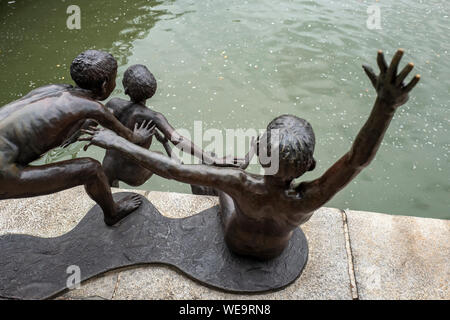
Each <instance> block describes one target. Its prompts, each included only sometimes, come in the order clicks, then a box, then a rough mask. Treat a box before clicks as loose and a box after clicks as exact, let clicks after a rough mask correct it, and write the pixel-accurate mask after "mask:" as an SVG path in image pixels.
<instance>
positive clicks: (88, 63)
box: [70, 50, 117, 90]
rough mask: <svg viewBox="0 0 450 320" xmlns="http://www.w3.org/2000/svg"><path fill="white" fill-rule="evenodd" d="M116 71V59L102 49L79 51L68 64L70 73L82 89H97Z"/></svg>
mask: <svg viewBox="0 0 450 320" xmlns="http://www.w3.org/2000/svg"><path fill="white" fill-rule="evenodd" d="M116 71H117V61H116V59H114V57H113V56H112V55H111V54H109V53H107V52H103V51H98V50H87V51H84V52H82V53H80V54H79V55H78V56H77V57H76V58H75V59H74V60H73V62H72V64H71V65H70V75H71V77H72V79H73V81H75V83H76V84H77V85H78V86H79V87H80V88H83V89H88V90H98V89H100V88H101V87H102V84H103V83H104V82H105V81H110V80H111V79H112V77H114V75H115V72H116Z"/></svg>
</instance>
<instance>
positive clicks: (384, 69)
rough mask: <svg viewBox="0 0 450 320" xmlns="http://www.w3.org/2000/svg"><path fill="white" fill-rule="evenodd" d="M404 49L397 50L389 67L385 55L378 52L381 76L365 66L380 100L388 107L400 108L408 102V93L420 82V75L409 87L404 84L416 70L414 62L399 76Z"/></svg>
mask: <svg viewBox="0 0 450 320" xmlns="http://www.w3.org/2000/svg"><path fill="white" fill-rule="evenodd" d="M403 53H404V51H403V50H402V49H399V50H397V52H396V53H395V55H394V57H393V58H392V61H391V64H390V65H389V67H388V66H387V64H386V60H385V59H384V54H383V52H382V51H381V50H380V51H378V56H377V63H378V67H379V68H380V74H379V75H378V76H377V75H375V72H374V71H373V69H372V68H371V67H369V66H367V65H363V69H364V71H365V72H366V74H367V76H368V77H369V79H370V81H371V82H372V85H373V87H374V88H375V89H376V91H377V94H378V98H379V99H381V100H382V101H383V102H385V103H386V104H388V105H391V106H393V107H399V106H401V105H402V104H404V103H406V101H408V93H409V92H410V91H411V90H412V89H413V88H414V87H415V85H416V84H417V83H418V82H419V80H420V75H418V74H417V75H416V76H415V77H414V78H413V79H412V80H411V81H410V82H409V83H408V84H407V85H405V83H404V82H403V81H404V80H405V78H406V77H407V76H408V74H409V73H410V72H411V70H412V69H413V68H414V64H413V63H412V62H410V63H408V64H407V65H406V66H405V67H404V68H403V70H402V71H401V72H400V73H399V74H397V69H398V65H399V62H400V60H401V58H402V56H403Z"/></svg>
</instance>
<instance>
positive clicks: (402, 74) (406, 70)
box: [395, 62, 414, 86]
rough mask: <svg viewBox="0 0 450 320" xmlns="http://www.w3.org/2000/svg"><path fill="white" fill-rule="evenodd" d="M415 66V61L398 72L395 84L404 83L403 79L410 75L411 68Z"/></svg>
mask: <svg viewBox="0 0 450 320" xmlns="http://www.w3.org/2000/svg"><path fill="white" fill-rule="evenodd" d="M413 68H414V63H412V62H410V63H408V64H407V65H406V66H405V67H404V68H403V70H402V71H401V72H400V73H399V74H398V76H397V79H396V80H395V85H396V86H399V85H401V84H402V82H403V80H405V78H406V77H407V76H408V74H409V73H410V72H411V70H412V69H413Z"/></svg>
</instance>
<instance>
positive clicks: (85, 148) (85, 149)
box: [83, 142, 92, 151]
mask: <svg viewBox="0 0 450 320" xmlns="http://www.w3.org/2000/svg"><path fill="white" fill-rule="evenodd" d="M91 145H92V142H89V143H88V144H87V145H85V146H84V147H83V150H84V151H87V149H88V148H89V147H90V146H91Z"/></svg>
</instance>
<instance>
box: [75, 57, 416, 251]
mask: <svg viewBox="0 0 450 320" xmlns="http://www.w3.org/2000/svg"><path fill="white" fill-rule="evenodd" d="M402 55H403V50H398V51H397V53H396V54H395V55H394V57H393V59H392V62H391V64H390V66H389V67H388V66H387V65H386V62H385V59H384V56H383V53H382V52H381V51H379V52H378V58H377V62H378V66H379V68H380V74H379V75H378V76H377V75H375V73H374V72H373V70H372V69H371V68H370V67H368V66H363V68H364V70H365V72H366V74H367V75H368V77H369V79H370V81H371V82H372V85H373V86H374V87H375V89H376V91H377V94H378V96H377V99H376V101H375V105H374V107H373V109H372V112H371V114H370V116H369V119H368V120H367V122H366V123H365V124H364V126H363V127H362V129H361V130H360V132H359V133H358V135H357V137H356V139H355V141H354V142H353V145H352V147H351V149H350V151H349V152H347V153H346V154H345V155H344V156H343V157H342V158H340V159H339V160H338V161H337V162H336V163H335V164H334V165H333V166H332V167H331V168H330V169H328V170H327V171H326V172H325V173H324V174H323V175H322V176H321V177H320V178H318V179H316V180H313V181H308V182H302V183H300V184H298V185H296V186H294V185H293V184H292V182H293V179H295V178H298V177H300V176H301V175H303V174H304V173H305V172H307V171H309V170H312V169H314V167H315V160H314V157H313V152H314V145H315V137H314V133H313V130H312V128H311V126H310V124H309V123H308V122H307V121H306V120H303V119H300V118H298V117H296V116H293V115H282V116H279V117H277V118H276V119H274V120H272V121H271V122H270V123H269V125H268V127H267V131H266V133H265V135H266V136H267V145H266V146H264V145H262V143H259V145H258V146H257V154H258V157H259V160H260V163H261V165H262V166H263V167H265V169H266V172H267V164H264V161H261V155H262V153H263V152H264V149H265V148H267V149H269V150H275V152H276V151H278V156H279V157H278V158H279V166H278V167H279V170H278V172H276V173H275V174H268V175H256V174H250V173H247V172H245V171H244V170H242V169H236V168H216V167H211V166H206V165H182V164H180V163H178V162H177V161H174V160H172V159H170V158H168V157H165V156H163V155H161V154H157V153H154V152H151V151H148V150H146V149H143V148H141V147H139V146H136V145H134V144H132V143H129V142H128V141H127V140H125V139H123V138H120V137H118V136H117V135H116V134H115V133H113V132H112V131H109V130H98V129H95V128H92V129H91V130H85V133H88V134H89V135H90V137H88V138H82V139H80V140H85V141H90V143H92V144H95V145H98V146H100V147H103V148H107V149H115V150H118V151H121V152H123V153H125V154H127V155H128V156H130V157H133V158H134V159H136V161H138V162H139V163H140V164H141V165H142V166H143V167H145V168H148V169H150V170H152V171H153V172H154V173H156V174H158V175H160V176H162V177H165V178H167V179H175V180H178V181H181V182H185V183H190V184H198V185H204V186H210V187H214V188H216V189H218V190H219V199H220V207H221V219H222V225H223V228H224V233H225V241H226V243H227V245H228V247H229V248H230V249H231V250H232V251H234V252H235V253H237V254H242V255H246V256H251V257H255V258H258V259H270V258H274V257H276V256H278V255H279V254H280V253H281V252H282V251H283V250H284V249H285V248H286V246H287V245H288V242H289V239H290V238H291V236H292V233H293V230H294V229H295V228H297V227H298V226H299V225H301V224H302V223H304V222H306V221H308V220H309V218H310V217H311V215H312V214H313V213H314V211H315V210H317V209H318V208H320V207H321V206H323V205H324V204H325V203H326V202H327V201H328V200H330V199H331V198H332V197H333V196H334V195H335V194H336V193H337V192H339V191H340V190H341V189H342V188H344V187H345V186H346V185H347V184H348V183H349V182H350V181H351V180H352V179H353V178H354V177H356V175H357V174H359V173H360V172H361V171H362V170H363V168H365V167H367V166H368V165H369V163H370V162H371V161H372V159H373V158H374V156H375V153H376V152H377V150H378V148H379V146H380V143H381V141H382V139H383V136H384V134H385V132H386V130H387V128H388V126H389V123H390V121H391V120H392V118H393V116H394V113H395V111H396V109H397V108H398V107H399V106H401V105H403V104H404V103H406V101H407V100H408V93H409V92H410V91H411V90H412V89H413V88H414V86H415V85H416V84H417V82H418V81H419V79H420V76H419V75H416V76H415V77H414V78H413V79H412V80H411V82H409V84H408V85H405V84H404V82H403V81H404V80H405V78H406V76H407V75H408V74H409V73H410V72H411V70H412V68H413V64H412V63H410V64H408V65H407V66H406V67H404V69H403V70H402V71H401V72H400V73H399V74H397V68H398V65H399V62H400V59H401V57H402ZM272 130H277V132H278V137H279V139H275V141H273V140H272V139H271V138H270V137H271V135H272V132H275V131H272ZM136 131H137V132H141V133H145V132H147V134H152V133H151V132H150V130H149V128H147V127H146V126H140V127H139V128H137V129H136ZM262 140H264V139H262ZM276 140H278V141H276ZM274 142H275V143H276V144H275V145H271V144H272V143H274ZM273 147H275V148H274V149H273Z"/></svg>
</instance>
